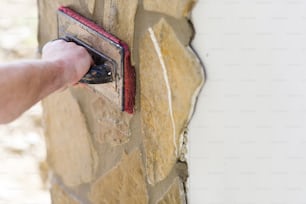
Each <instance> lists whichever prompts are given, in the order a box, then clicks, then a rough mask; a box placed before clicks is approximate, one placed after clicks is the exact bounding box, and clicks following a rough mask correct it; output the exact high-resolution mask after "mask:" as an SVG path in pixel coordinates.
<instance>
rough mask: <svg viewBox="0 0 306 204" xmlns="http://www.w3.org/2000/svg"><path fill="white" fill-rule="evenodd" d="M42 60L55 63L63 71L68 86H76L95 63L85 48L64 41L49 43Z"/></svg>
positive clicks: (44, 48) (43, 52) (44, 49)
mask: <svg viewBox="0 0 306 204" xmlns="http://www.w3.org/2000/svg"><path fill="white" fill-rule="evenodd" d="M42 60H44V61H48V62H51V63H53V64H54V66H55V67H57V68H59V69H60V70H61V73H62V76H63V80H64V84H66V85H74V84H76V83H77V82H78V81H79V80H80V79H81V78H82V77H83V76H84V75H85V74H86V73H87V71H88V69H89V68H90V65H91V64H92V63H93V60H92V58H91V56H90V55H89V53H88V52H87V50H86V49H85V48H84V47H82V46H79V45H76V44H75V43H73V42H66V41H64V40H55V41H51V42H48V43H47V44H46V45H45V46H44V47H43V50H42Z"/></svg>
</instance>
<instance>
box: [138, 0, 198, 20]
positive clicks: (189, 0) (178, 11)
mask: <svg viewBox="0 0 306 204" xmlns="http://www.w3.org/2000/svg"><path fill="white" fill-rule="evenodd" d="M195 2H196V0H166V1H165V0H154V1H152V0H144V1H143V6H144V8H145V10H148V11H155V12H159V13H163V14H165V15H170V16H173V17H175V18H181V17H184V16H189V13H190V11H191V9H192V7H193V5H194V4H195Z"/></svg>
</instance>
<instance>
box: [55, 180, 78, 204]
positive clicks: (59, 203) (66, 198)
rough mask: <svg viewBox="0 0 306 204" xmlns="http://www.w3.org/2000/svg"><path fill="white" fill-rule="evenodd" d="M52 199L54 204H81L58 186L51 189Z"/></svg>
mask: <svg viewBox="0 0 306 204" xmlns="http://www.w3.org/2000/svg"><path fill="white" fill-rule="evenodd" d="M51 197H52V204H81V203H80V202H79V201H77V200H76V199H75V198H73V197H71V196H70V195H69V194H68V193H66V192H65V191H64V190H63V189H62V188H61V187H59V186H58V185H56V184H54V185H53V186H52V188H51Z"/></svg>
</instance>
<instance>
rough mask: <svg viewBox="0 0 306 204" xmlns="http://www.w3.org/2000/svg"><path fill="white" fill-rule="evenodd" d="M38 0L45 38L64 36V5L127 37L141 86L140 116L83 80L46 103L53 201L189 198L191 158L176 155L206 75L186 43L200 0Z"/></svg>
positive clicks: (182, 200) (175, 200)
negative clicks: (185, 161)
mask: <svg viewBox="0 0 306 204" xmlns="http://www.w3.org/2000/svg"><path fill="white" fill-rule="evenodd" d="M38 2H39V8H40V11H39V12H40V24H39V42H40V47H42V46H43V45H44V44H45V43H46V42H47V41H49V40H53V39H54V38H56V37H57V20H56V11H57V9H58V7H59V6H69V7H70V8H72V9H74V10H75V11H77V12H79V13H81V14H82V15H83V16H85V17H87V18H89V19H92V20H93V21H95V22H97V23H98V24H99V25H102V26H103V27H104V28H105V29H106V30H108V31H110V32H111V33H113V34H114V35H116V36H118V37H119V38H120V39H122V40H123V41H125V42H127V43H128V44H129V46H130V49H131V51H132V60H133V63H134V64H135V67H136V69H137V70H136V71H137V91H138V92H137V94H139V95H137V97H136V99H137V101H136V104H137V105H138V106H139V107H137V108H136V110H137V111H136V112H135V114H134V115H129V114H126V113H125V112H121V111H120V110H119V109H118V108H117V107H115V106H114V104H112V103H111V102H110V100H109V99H108V98H106V97H101V96H100V95H99V94H97V93H95V92H93V91H91V90H89V89H86V88H84V87H81V86H77V87H74V88H70V90H67V91H65V92H61V93H56V94H54V95H52V96H50V97H48V98H47V99H46V100H45V101H44V102H43V106H44V111H45V124H46V138H47V145H48V163H49V166H50V168H51V170H52V171H53V172H54V175H55V178H56V179H54V180H53V182H54V183H53V184H52V199H53V202H54V203H55V204H58V203H59V204H62V203H65V204H66V203H67V204H75V203H78V202H79V201H78V200H76V198H78V199H80V201H82V202H84V201H88V202H89V203H110V204H112V203H114V204H115V203H140V204H142V203H148V202H150V203H153V202H155V201H158V202H159V203H162V204H163V203H185V194H184V187H183V184H182V182H185V179H186V177H187V175H188V174H187V173H186V167H184V168H180V169H179V171H178V166H179V165H178V162H177V161H178V160H179V159H180V158H184V153H185V150H184V148H183V145H182V144H184V141H183V138H184V137H183V133H184V132H186V131H185V130H186V127H187V125H188V122H189V120H190V117H191V113H192V112H193V108H194V103H195V97H196V95H197V93H198V91H199V87H200V86H201V85H202V84H203V71H202V67H201V65H200V63H199V61H198V60H197V57H196V55H195V54H194V53H193V52H192V50H191V49H190V48H189V47H188V45H189V43H190V42H189V41H190V38H191V36H192V29H191V26H190V25H189V21H188V19H186V18H185V17H188V16H189V11H190V9H191V8H192V5H193V3H194V0H168V1H163V0H156V1H149V0H143V1H138V0H130V1H126V0H103V1H96V0H54V1H49V0H40V1H38ZM138 6H139V7H141V9H139V13H137V15H136V12H137V9H138ZM142 6H144V8H145V10H143V9H142ZM150 11H153V12H157V13H154V14H153V13H152V12H150ZM165 15H167V17H166V19H167V20H164V19H162V17H164V16H165ZM135 16H137V19H135ZM169 16H170V17H169ZM135 22H137V26H135V25H134V24H135ZM156 22H157V23H156ZM152 24H153V25H154V26H153V27H150V28H149V29H147V28H148V27H149V26H151V25H152ZM170 24H171V26H170ZM135 34H137V35H135ZM133 41H135V42H133ZM93 45H96V44H95V43H93ZM133 46H136V47H135V48H134V49H133ZM138 56H139V58H138ZM104 91H105V90H104ZM139 100H140V101H139ZM185 143H186V140H185ZM182 155H183V156H182ZM142 156H143V157H142ZM181 160H182V159H181ZM182 175H184V180H181V179H182V178H183V177H182ZM177 176H180V179H179V178H177V179H175V180H174V181H173V180H172V179H173V178H175V177H177ZM59 178H61V179H59ZM57 182H60V185H59V184H58V183H57ZM172 182H173V183H172ZM157 183H158V184H157ZM150 184H151V185H150ZM155 184H157V185H155ZM169 186H170V187H169ZM168 187H169V188H168ZM63 189H64V190H63ZM161 195H162V196H161Z"/></svg>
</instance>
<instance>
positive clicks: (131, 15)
mask: <svg viewBox="0 0 306 204" xmlns="http://www.w3.org/2000/svg"><path fill="white" fill-rule="evenodd" d="M137 5H138V0H129V1H127V0H105V1H104V21H103V27H104V28H105V29H106V30H107V31H109V32H110V33H112V34H114V35H116V36H117V37H119V38H120V39H121V40H123V41H125V42H126V43H127V44H128V45H129V47H130V48H131V49H132V46H133V39H134V20H135V15H136V10H137Z"/></svg>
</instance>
